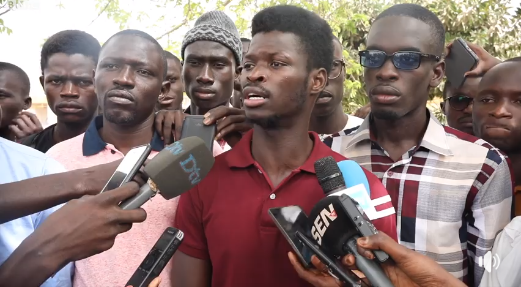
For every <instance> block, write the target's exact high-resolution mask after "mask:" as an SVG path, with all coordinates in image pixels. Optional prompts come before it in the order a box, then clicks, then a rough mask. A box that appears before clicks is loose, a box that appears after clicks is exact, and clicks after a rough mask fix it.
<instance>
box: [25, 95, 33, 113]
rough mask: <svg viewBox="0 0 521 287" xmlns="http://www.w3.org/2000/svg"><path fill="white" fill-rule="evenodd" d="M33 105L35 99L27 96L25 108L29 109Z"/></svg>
mask: <svg viewBox="0 0 521 287" xmlns="http://www.w3.org/2000/svg"><path fill="white" fill-rule="evenodd" d="M32 105H33V99H32V98H31V97H27V98H25V100H24V110H28V109H30V108H31V106H32Z"/></svg>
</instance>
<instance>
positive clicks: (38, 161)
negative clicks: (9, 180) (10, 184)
mask: <svg viewBox="0 0 521 287" xmlns="http://www.w3.org/2000/svg"><path fill="white" fill-rule="evenodd" d="M0 150H1V152H2V153H3V155H2V158H3V159H4V160H3V161H2V164H1V166H5V168H6V169H4V168H2V170H8V171H10V172H12V173H13V174H12V177H13V178H15V179H16V180H23V179H27V178H31V177H36V176H42V175H46V174H52V173H59V172H63V171H65V169H64V168H63V166H62V165H60V164H59V163H58V162H56V161H55V160H53V159H52V158H50V157H49V156H47V155H45V154H44V153H42V152H39V151H37V150H35V149H33V148H30V147H27V146H24V145H21V144H17V143H15V142H11V141H8V140H6V139H3V138H2V139H0Z"/></svg>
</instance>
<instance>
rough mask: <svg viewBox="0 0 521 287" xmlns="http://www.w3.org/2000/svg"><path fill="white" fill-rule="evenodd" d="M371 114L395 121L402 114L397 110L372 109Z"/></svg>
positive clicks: (378, 117)
mask: <svg viewBox="0 0 521 287" xmlns="http://www.w3.org/2000/svg"><path fill="white" fill-rule="evenodd" d="M371 115H372V116H373V117H375V118H377V119H379V120H388V121H394V120H397V119H399V118H400V115H399V114H398V113H396V112H395V111H389V110H379V109H376V110H375V109H372V110H371Z"/></svg>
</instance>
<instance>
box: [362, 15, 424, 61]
mask: <svg viewBox="0 0 521 287" xmlns="http://www.w3.org/2000/svg"><path fill="white" fill-rule="evenodd" d="M431 39H432V31H431V28H430V26H429V25H428V24H426V23H424V22H422V21H420V20H418V19H414V18H412V17H407V16H388V17H384V18H382V19H379V20H378V21H376V22H374V23H373V25H372V26H371V30H370V31H369V34H368V35H367V47H370V48H378V49H381V50H383V51H384V52H387V53H394V52H397V51H400V50H404V49H410V48H415V49H416V50H419V51H421V52H423V53H432V50H433V48H432V47H431V46H432V45H431Z"/></svg>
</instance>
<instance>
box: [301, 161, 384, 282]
mask: <svg viewBox="0 0 521 287" xmlns="http://www.w3.org/2000/svg"><path fill="white" fill-rule="evenodd" d="M315 172H316V174H317V178H318V181H319V183H320V186H321V187H322V189H323V190H324V192H325V193H326V194H329V195H328V196H327V197H325V198H323V199H322V200H320V201H319V202H318V203H317V204H316V205H315V206H314V207H313V209H312V210H311V212H310V214H309V215H310V216H309V219H310V225H311V226H312V228H311V235H312V237H313V238H314V239H315V241H316V242H317V244H318V245H319V246H321V247H322V248H323V249H324V250H325V251H326V252H327V253H329V254H330V255H332V256H333V257H342V256H344V255H346V254H347V253H351V254H353V255H354V256H355V258H356V266H357V267H358V268H359V269H360V271H362V272H363V273H364V274H365V275H366V276H367V278H368V279H369V281H370V282H371V283H372V284H373V286H378V287H391V286H393V284H392V283H391V281H390V280H389V278H387V276H386V275H385V273H384V271H383V270H382V268H381V266H380V265H379V263H378V262H376V261H374V260H369V259H367V258H365V257H363V256H361V255H360V254H359V253H358V250H357V244H356V240H357V239H358V238H359V237H361V236H370V235H373V234H376V233H378V231H377V230H376V228H375V227H374V226H373V224H372V223H371V221H370V220H369V219H367V216H365V213H364V212H363V210H362V208H360V206H359V205H358V202H356V201H355V200H353V199H352V198H351V197H349V196H348V195H346V194H343V193H342V192H343V191H344V190H345V189H346V186H345V182H344V179H343V177H344V175H342V172H341V171H340V169H339V168H338V166H337V164H336V162H335V160H334V159H333V157H326V158H322V159H319V160H318V161H317V162H316V163H315ZM364 178H365V174H364ZM366 180H367V179H366ZM333 193H339V194H341V195H340V196H338V195H335V194H333ZM378 253H380V254H378ZM374 254H375V257H376V258H378V259H379V260H380V261H381V262H384V261H385V260H387V259H388V258H389V256H388V255H387V254H386V253H385V252H383V251H381V250H377V251H374Z"/></svg>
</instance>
